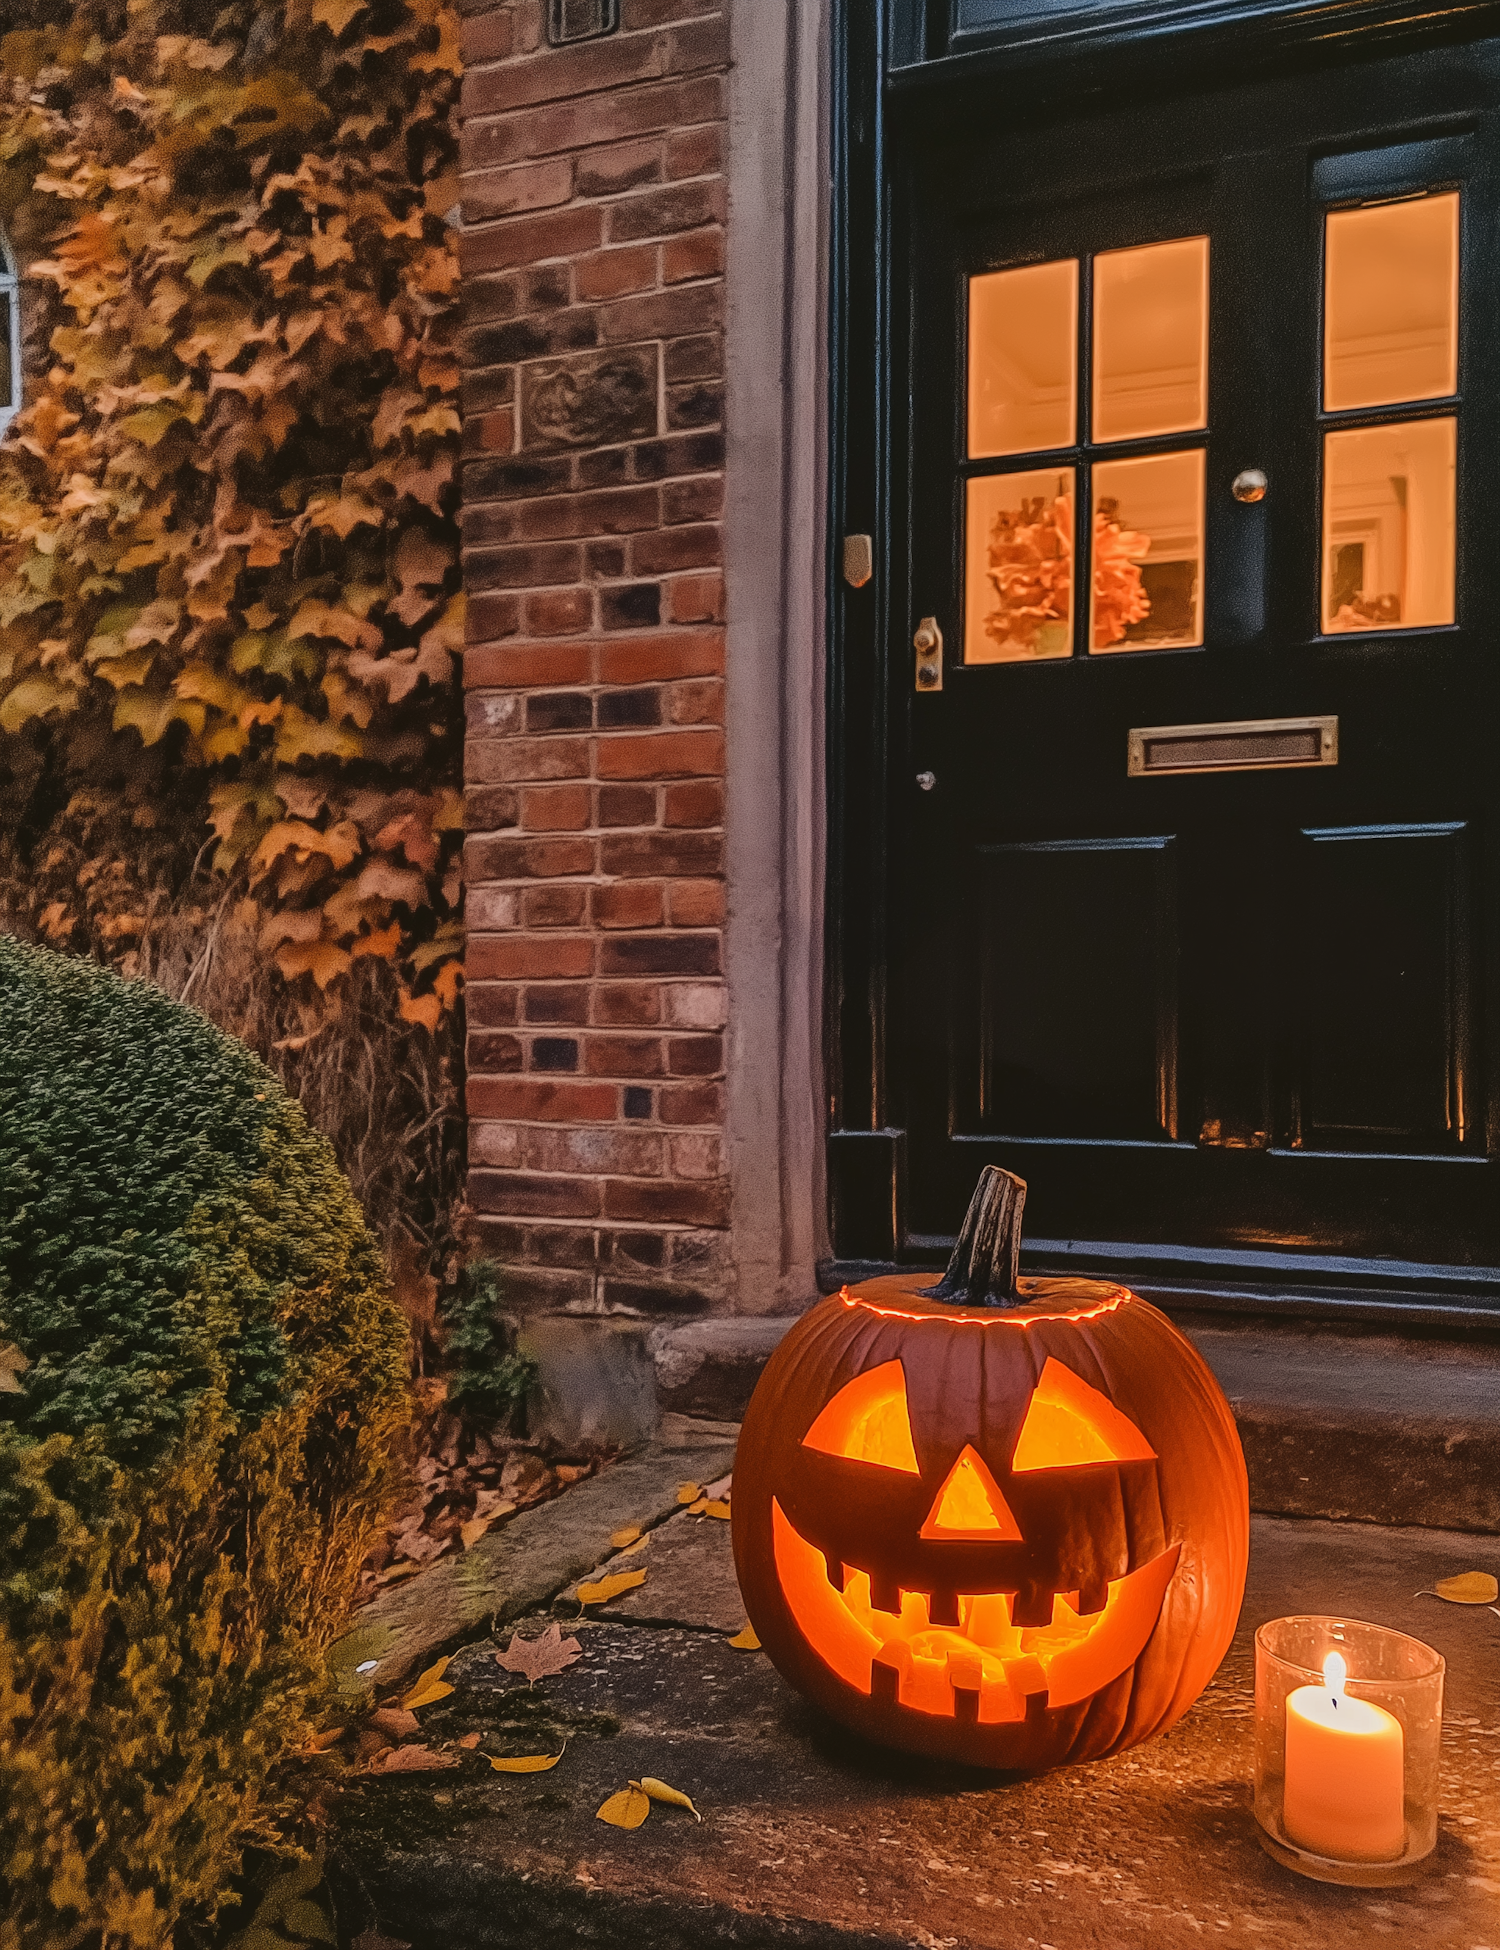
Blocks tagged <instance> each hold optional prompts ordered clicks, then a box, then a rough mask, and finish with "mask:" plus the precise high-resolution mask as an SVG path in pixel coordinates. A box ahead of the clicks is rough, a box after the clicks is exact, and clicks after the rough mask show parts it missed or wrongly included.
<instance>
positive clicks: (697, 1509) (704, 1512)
mask: <svg viewBox="0 0 1500 1950" xmlns="http://www.w3.org/2000/svg"><path fill="white" fill-rule="evenodd" d="M688 1515H689V1516H690V1517H728V1515H729V1505H728V1504H727V1503H725V1502H722V1501H721V1500H720V1499H719V1498H718V1497H715V1498H713V1499H712V1500H710V1499H709V1498H708V1497H706V1496H700V1497H699V1499H698V1501H697V1502H696V1503H690V1504H689V1505H688Z"/></svg>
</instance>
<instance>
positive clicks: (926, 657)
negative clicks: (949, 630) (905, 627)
mask: <svg viewBox="0 0 1500 1950" xmlns="http://www.w3.org/2000/svg"><path fill="white" fill-rule="evenodd" d="M912 648H913V649H914V650H915V651H916V653H917V689H918V690H919V691H940V690H941V689H942V688H943V633H942V631H941V630H940V629H939V628H938V622H937V618H936V617H935V616H924V617H923V618H922V620H921V622H920V623H919V624H918V625H917V633H916V635H915V636H914V637H913V638H912Z"/></svg>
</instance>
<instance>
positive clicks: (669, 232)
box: [607, 176, 725, 244]
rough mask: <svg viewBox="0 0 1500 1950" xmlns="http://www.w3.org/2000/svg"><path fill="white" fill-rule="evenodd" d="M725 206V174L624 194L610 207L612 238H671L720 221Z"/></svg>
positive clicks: (621, 240) (620, 241)
mask: <svg viewBox="0 0 1500 1950" xmlns="http://www.w3.org/2000/svg"><path fill="white" fill-rule="evenodd" d="M724 208H725V205H724V179H723V177H722V176H714V177H709V178H705V179H704V180H702V181H700V182H694V183H672V184H670V185H668V187H667V188H665V189H659V190H643V191H641V192H640V193H639V194H638V195H636V196H622V197H621V198H620V199H619V201H618V202H616V203H611V205H610V206H609V218H608V223H607V229H608V231H609V241H610V242H611V243H612V244H629V243H633V242H635V241H637V240H638V239H640V238H643V237H671V236H677V235H679V234H680V233H681V232H683V231H685V230H698V229H700V228H701V227H702V226H703V225H704V224H721V223H722V222H723V221H724Z"/></svg>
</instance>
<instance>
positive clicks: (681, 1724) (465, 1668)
mask: <svg viewBox="0 0 1500 1950" xmlns="http://www.w3.org/2000/svg"><path fill="white" fill-rule="evenodd" d="M599 1480H600V1481H603V1480H604V1479H602V1478H601V1479H599ZM578 1494H579V1492H578V1491H570V1492H569V1493H568V1495H567V1496H566V1497H564V1498H563V1499H562V1500H561V1501H560V1502H558V1503H555V1504H551V1505H547V1506H544V1508H543V1509H542V1510H540V1511H538V1512H537V1513H536V1514H537V1516H538V1517H539V1518H540V1519H543V1520H546V1519H549V1518H550V1519H552V1520H554V1521H555V1520H558V1519H560V1518H561V1517H562V1515H563V1513H564V1511H565V1510H566V1508H567V1505H568V1503H569V1502H570V1501H571V1500H572V1499H573V1497H575V1496H576V1495H578ZM728 1530H729V1526H728V1525H727V1524H725V1523H722V1522H719V1521H717V1520H715V1519H713V1518H710V1517H702V1518H694V1517H691V1516H689V1515H687V1514H686V1513H684V1512H682V1511H678V1512H677V1513H676V1514H674V1515H673V1516H672V1517H671V1518H670V1519H669V1520H668V1521H667V1522H665V1523H664V1524H662V1525H661V1526H659V1528H658V1529H657V1530H656V1531H655V1532H653V1534H652V1537H651V1541H650V1544H649V1545H648V1547H647V1548H646V1549H645V1550H644V1551H643V1552H639V1553H637V1554H634V1555H633V1556H631V1557H630V1558H629V1559H627V1560H625V1561H626V1563H628V1564H630V1565H631V1566H634V1567H640V1568H644V1569H645V1570H646V1572H647V1577H646V1581H645V1583H644V1584H642V1585H640V1586H638V1587H637V1588H636V1589H634V1590H632V1591H630V1592H628V1593H627V1594H625V1595H624V1596H623V1597H621V1598H618V1599H615V1600H613V1601H612V1602H611V1604H610V1605H609V1606H608V1607H606V1608H605V1610H604V1614H603V1615H601V1614H600V1613H599V1612H596V1611H590V1613H589V1615H588V1617H587V1618H586V1619H584V1620H582V1621H579V1620H578V1619H577V1606H576V1604H575V1603H573V1602H571V1601H570V1600H568V1599H566V1598H564V1599H561V1600H560V1601H559V1602H558V1603H557V1605H556V1607H555V1609H554V1614H553V1615H561V1616H562V1617H564V1618H565V1619H566V1621H567V1622H566V1626H565V1629H566V1630H567V1631H570V1632H575V1633H576V1635H577V1637H578V1639H579V1641H580V1643H581V1645H582V1648H583V1657H582V1658H581V1659H580V1660H579V1661H578V1662H577V1663H576V1664H574V1665H573V1666H571V1667H569V1668H568V1669H567V1670H566V1671H564V1672H562V1673H560V1674H557V1675H554V1676H552V1677H549V1678H545V1679H542V1680H541V1681H539V1682H538V1684H537V1685H536V1687H535V1688H531V1687H528V1685H527V1683H526V1682H525V1680H523V1679H521V1678H519V1677H517V1676H516V1675H514V1674H511V1673H508V1672H505V1671H503V1670H502V1669H501V1668H500V1667H499V1666H497V1665H496V1663H495V1660H494V1657H493V1654H494V1652H495V1650H496V1648H497V1646H501V1645H504V1644H506V1643H507V1642H508V1639H509V1632H508V1631H507V1632H505V1633H503V1634H501V1635H500V1636H499V1637H498V1638H496V1639H494V1640H487V1641H483V1642H480V1643H477V1644H472V1645H469V1646H468V1647H466V1648H465V1649H464V1650H462V1651H461V1652H460V1653H458V1654H457V1655H456V1656H455V1658H454V1659H453V1662H452V1664H451V1665H450V1666H449V1668H448V1671H447V1674H446V1677H447V1679H448V1680H450V1681H452V1682H453V1683H454V1686H455V1691H454V1692H453V1693H452V1694H451V1695H450V1696H449V1697H448V1698H446V1699H444V1700H442V1701H441V1702H439V1703H438V1704H437V1705H434V1706H431V1707H425V1708H423V1709H421V1720H422V1734H423V1738H424V1740H426V1741H428V1742H430V1743H432V1744H433V1745H434V1746H438V1745H441V1743H442V1742H443V1741H445V1740H457V1739H459V1738H461V1737H463V1736H464V1735H465V1734H468V1733H476V1732H477V1733H479V1734H480V1735H481V1738H482V1740H483V1744H484V1745H485V1746H486V1747H488V1748H489V1749H490V1750H491V1751H493V1752H498V1753H509V1754H516V1753H527V1752H531V1753H535V1752H543V1751H545V1752H549V1753H557V1752H558V1751H560V1750H561V1751H562V1755H563V1757H562V1759H561V1761H560V1762H559V1764H558V1765H557V1766H556V1767H555V1768H554V1769H552V1770H551V1771H549V1772H547V1773H545V1774H532V1775H505V1776H502V1775H498V1774H496V1773H494V1772H493V1771H492V1770H490V1769H489V1768H488V1767H487V1766H486V1764H485V1762H484V1758H483V1756H482V1755H481V1754H465V1755H464V1756H463V1759H462V1762H461V1764H460V1766H459V1767H458V1768H457V1769H455V1770H453V1771H450V1772H447V1773H443V1774H430V1773H429V1774H418V1775H405V1776H394V1777H389V1776H388V1777H383V1778H382V1777H368V1778H365V1779H362V1780H361V1779H357V1778H356V1779H355V1780H354V1781H352V1782H351V1783H350V1785H349V1786H348V1788H347V1789H346V1790H345V1792H344V1793H343V1794H342V1795H341V1796H340V1798H339V1802H338V1805H337V1808H336V1810H335V1812H334V1822H335V1832H334V1835H333V1837H332V1840H333V1843H334V1847H333V1850H332V1859H333V1861H334V1862H335V1863H336V1864H337V1866H336V1867H335V1868H334V1870H333V1872H332V1874H333V1879H334V1881H335V1883H336V1885H337V1886H338V1890H339V1895H340V1899H341V1900H340V1910H341V1913H342V1914H344V1915H346V1916H348V1917H350V1918H351V1919H353V1918H358V1919H364V1920H363V1921H361V1922H360V1923H359V1925H358V1927H369V1928H373V1929H376V1930H378V1931H379V1932H380V1933H381V1934H382V1935H383V1936H384V1937H386V1938H387V1939H390V1940H391V1941H392V1943H393V1944H401V1943H404V1944H408V1945H410V1946H411V1950H499V1946H502V1945H504V1946H510V1945H514V1944H518V1943H524V1944H526V1945H527V1946H528V1950H553V1947H554V1946H556V1950H562V1947H563V1946H565V1945H567V1946H572V1945H577V1944H588V1945H591V1946H595V1950H610V1946H616V1945H618V1946H621V1950H624V1947H625V1946H630V1950H638V1946H639V1945H641V1944H643V1943H649V1944H650V1945H651V1946H652V1950H711V1946H717V1945H730V1944H732V1945H735V1946H739V1950H761V1946H772V1945H775V1946H796V1947H797V1950H897V1946H909V1947H910V1950H970V1946H972V1947H973V1950H1022V1947H1023V1946H1039V1950H1049V1946H1052V1945H1056V1946H1058V1947H1059V1950H1063V1947H1064V1946H1066V1950H1136V1947H1137V1946H1139V1945H1141V1944H1143V1943H1150V1944H1151V1945H1153V1946H1156V1950H1187V1947H1188V1946H1189V1945H1192V1946H1195V1947H1196V1946H1198V1945H1201V1944H1202V1943H1204V1942H1205V1941H1210V1940H1213V1941H1217V1942H1219V1943H1224V1944H1227V1945H1229V1946H1230V1950H1264V1946H1265V1945H1267V1944H1278V1945H1282V1944H1299V1945H1308V1946H1310V1947H1312V1950H1368V1947H1369V1944H1370V1942H1371V1940H1372V1939H1375V1940H1385V1941H1388V1942H1389V1943H1391V1944H1392V1945H1393V1946H1395V1947H1396V1950H1405V1946H1406V1945H1408V1944H1412V1945H1420V1946H1421V1947H1422V1950H1500V1619H1497V1618H1496V1616H1495V1615H1494V1614H1493V1613H1492V1612H1490V1611H1489V1610H1487V1609H1484V1608H1474V1609H1464V1608H1459V1607H1456V1606H1446V1605H1444V1604H1443V1603H1441V1602H1440V1601H1439V1600H1436V1599H1433V1598H1423V1597H1415V1596H1414V1595H1413V1594H1414V1593H1416V1592H1417V1591H1419V1590H1420V1589H1421V1588H1422V1587H1424V1586H1430V1585H1431V1584H1432V1582H1433V1581H1434V1579H1435V1578H1438V1577H1441V1576H1444V1575H1446V1574H1448V1573H1450V1572H1453V1571H1457V1570H1466V1569H1472V1568H1484V1569H1490V1570H1500V1544H1497V1542H1496V1540H1495V1539H1494V1538H1493V1537H1491V1536H1483V1537H1465V1536H1460V1535H1456V1534H1454V1533H1453V1532H1452V1531H1441V1532H1434V1531H1430V1530H1412V1529H1407V1530H1400V1529H1392V1528H1388V1527H1384V1526H1376V1525H1368V1524H1360V1525H1354V1524H1335V1523H1326V1522H1320V1521H1307V1520H1300V1521H1299V1520H1288V1519H1284V1518H1275V1517H1256V1518H1255V1519H1254V1520H1253V1542H1252V1550H1251V1559H1250V1580H1249V1587H1248V1590H1247V1593H1246V1599H1245V1605H1244V1610H1243V1613H1242V1616H1241V1620H1240V1627H1239V1631H1238V1633H1237V1635H1236V1638H1235V1641H1234V1645H1233V1648H1232V1649H1231V1651H1230V1653H1229V1655H1228V1657H1227V1659H1226V1660H1225V1662H1224V1665H1223V1666H1222V1667H1221V1669H1220V1671H1219V1673H1218V1675H1217V1676H1216V1678H1215V1679H1214V1681H1213V1682H1212V1684H1211V1685H1210V1686H1209V1688H1208V1689H1207V1691H1206V1692H1205V1693H1204V1694H1203V1696H1202V1697H1201V1699H1200V1700H1199V1701H1198V1702H1197V1704H1196V1705H1195V1706H1194V1707H1193V1708H1192V1709H1191V1710H1190V1711H1189V1713H1188V1714H1187V1715H1186V1716H1185V1717H1184V1719H1183V1720H1182V1721H1181V1722H1179V1724H1178V1725H1177V1726H1176V1727H1174V1728H1173V1729H1171V1731H1170V1732H1168V1733H1167V1734H1165V1735H1163V1736H1161V1737H1160V1738H1159V1739H1157V1740H1154V1741H1151V1742H1149V1743H1147V1744H1146V1745H1144V1746H1141V1747H1138V1748H1135V1749H1133V1750H1131V1751H1130V1752H1129V1753H1126V1754H1122V1755H1120V1756H1118V1757H1116V1758H1115V1759H1112V1760H1107V1761H1100V1762H1097V1763H1094V1764H1093V1765H1090V1766H1083V1767H1074V1768H1065V1769H1061V1770H1059V1771H1057V1772H1055V1773H1052V1774H1047V1775H1043V1776H1040V1777H1037V1778H1035V1779H1032V1780H1024V1781H1019V1782H1017V1781H1015V1780H1014V1779H1010V1780H1004V1779H1002V1778H1001V1777H997V1776H994V1775H986V1774H982V1773H979V1772H977V1771H974V1770H964V1769H957V1768H951V1767H944V1766H941V1765H937V1764H934V1763H926V1762H917V1761H913V1760H909V1759H906V1758H904V1757H902V1756H899V1755H892V1754H889V1753H885V1752H882V1751H880V1750H877V1749H874V1748H871V1747H869V1746H867V1745H864V1744H863V1743H860V1742H858V1741H856V1740H854V1739H853V1738H852V1737H850V1736H848V1735H846V1734H844V1733H842V1732H840V1731H839V1730H838V1729H836V1728H834V1727H833V1726H831V1725H830V1724H829V1723H828V1722H827V1721H825V1720H824V1719H822V1718H821V1716H819V1715H818V1714H817V1713H815V1712H814V1711H813V1710H812V1709H811V1708H810V1707H808V1706H807V1705H805V1704H804V1703H803V1702H802V1701H801V1700H800V1699H799V1698H798V1697H797V1696H796V1695H795V1694H793V1693H792V1692H791V1691H790V1690H789V1689H788V1688H787V1686H786V1685H785V1684H784V1682H783V1681H782V1680H781V1678H780V1676H779V1675H778V1674H777V1672H776V1670H775V1668H774V1667H773V1666H772V1665H771V1664H770V1662H769V1660H767V1659H766V1657H765V1655H764V1654H763V1653H760V1652H744V1651H739V1650H736V1649H735V1648H734V1647H732V1646H731V1645H730V1644H729V1643H728V1638H729V1635H730V1634H731V1633H732V1632H734V1631H735V1630H736V1629H737V1628H738V1626H739V1623H740V1620H741V1618H742V1617H743V1612H742V1609H741V1605H740V1600H739V1593H738V1590H737V1588H736V1586H735V1583H734V1573H733V1565H732V1561H731V1556H730V1546H729V1536H728ZM1338 1610H1342V1611H1347V1612H1352V1613H1353V1614H1355V1615H1357V1616H1360V1617H1364V1618H1368V1619H1372V1620H1375V1621H1377V1622H1379V1623H1383V1624H1387V1625H1391V1626H1395V1627H1397V1628H1399V1629H1401V1630H1404V1631H1410V1632H1415V1633H1417V1634H1419V1635H1420V1636H1421V1637H1423V1638H1424V1639H1426V1640H1427V1641H1428V1642H1429V1643H1431V1644H1434V1645H1436V1646H1437V1647H1438V1648H1439V1650H1441V1651H1442V1652H1443V1654H1444V1655H1445V1657H1446V1658H1447V1660H1448V1664H1449V1674H1448V1698H1447V1711H1446V1727H1445V1734H1444V1774H1443V1789H1442V1819H1441V1828H1440V1839H1439V1843H1438V1848H1437V1851H1436V1853H1435V1855H1434V1856H1433V1858H1432V1860H1431V1863H1430V1865H1429V1869H1428V1872H1427V1873H1426V1874H1425V1876H1424V1878H1423V1879H1422V1880H1421V1881H1419V1882H1418V1883H1416V1884H1414V1885H1412V1886H1411V1887H1408V1888H1397V1889H1388V1890H1346V1889H1330V1888H1326V1887H1323V1886H1322V1885H1319V1884H1315V1883H1309V1882H1305V1881H1303V1880H1302V1879H1301V1878H1300V1877H1297V1876H1295V1875H1292V1874H1291V1873H1289V1872H1288V1871H1286V1870H1285V1869H1282V1868H1281V1867H1279V1866H1278V1865H1277V1864H1275V1863H1274V1862H1272V1861H1270V1860H1269V1859H1268V1858H1267V1857H1266V1856H1265V1855H1264V1854H1262V1852H1261V1850H1260V1848H1259V1847H1258V1846H1257V1844H1256V1841H1255V1833H1254V1829H1253V1826H1252V1821H1251V1815H1250V1807H1249V1779H1250V1767H1251V1746H1252V1715H1253V1697H1254V1689H1253V1678H1252V1650H1251V1640H1252V1634H1253V1631H1254V1628H1255V1626H1256V1625H1257V1624H1259V1623H1260V1622H1261V1621H1263V1620H1264V1619H1267V1618H1273V1617H1277V1616H1280V1615H1283V1614H1287V1613H1293V1612H1299V1611H1338ZM545 1622H546V1619H545V1617H544V1616H543V1615H540V1614H538V1615H535V1616H533V1617H532V1618H531V1619H530V1620H528V1621H527V1623H526V1627H525V1631H526V1635H527V1636H529V1637H535V1636H536V1635H537V1633H538V1631H539V1630H540V1629H541V1628H542V1626H543V1624H544V1623H545ZM648 1774H650V1775H655V1776H657V1777H658V1778H659V1779H663V1780H666V1781H669V1782H670V1783H671V1784H672V1785H673V1786H675V1787H678V1788H681V1789H682V1790H683V1791H685V1792H686V1793H688V1794H689V1795H691V1796H692V1797H693V1798H694V1800H695V1801H696V1802H697V1803H698V1806H699V1807H700V1809H701V1810H702V1812H703V1816H704V1820H703V1823H702V1825H701V1827H700V1826H696V1825H695V1824H694V1823H693V1821H692V1819H691V1817H690V1816H689V1815H687V1814H686V1813H685V1812H683V1811H681V1810H679V1809H676V1808H671V1807H663V1806H655V1807H653V1809H652V1811H651V1816H650V1819H649V1820H648V1821H647V1822H646V1824H645V1825H644V1826H643V1827H642V1828H640V1829H637V1830H635V1831H633V1832H622V1831H620V1830H616V1829H612V1828H609V1827H606V1826H605V1825H603V1824H602V1823H600V1822H599V1821H597V1820H596V1819H595V1810H596V1809H597V1808H598V1807H599V1805H600V1804H601V1803H602V1802H603V1800H604V1799H605V1797H606V1796H607V1795H609V1794H610V1793H612V1792H614V1791H615V1790H616V1789H618V1788H621V1787H623V1786H624V1785H625V1784H626V1782H627V1781H628V1780H629V1779H631V1778H632V1777H634V1778H637V1779H639V1778H640V1777H641V1776H643V1775H648Z"/></svg>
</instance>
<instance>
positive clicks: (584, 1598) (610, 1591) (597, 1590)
mask: <svg viewBox="0 0 1500 1950" xmlns="http://www.w3.org/2000/svg"><path fill="white" fill-rule="evenodd" d="M645 1582H646V1573H645V1572H644V1571H616V1572H615V1574H614V1576H613V1577H608V1578H600V1580H599V1582H598V1583H597V1584H581V1585H579V1587H578V1593H577V1596H578V1602H579V1604H580V1605H606V1604H608V1603H609V1601H610V1599H611V1598H618V1597H619V1595H620V1593H621V1592H622V1591H633V1590H634V1589H635V1587H636V1586H637V1585H638V1584H644V1583H645Z"/></svg>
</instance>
